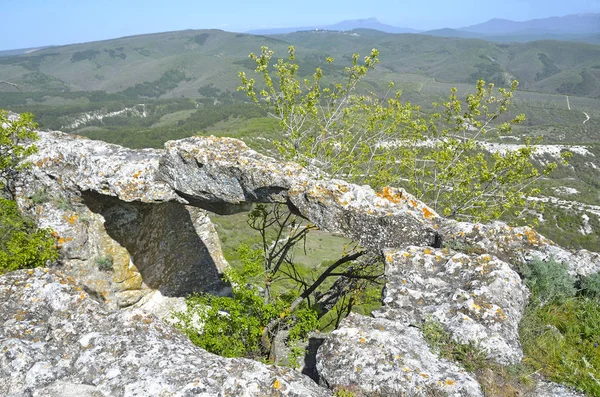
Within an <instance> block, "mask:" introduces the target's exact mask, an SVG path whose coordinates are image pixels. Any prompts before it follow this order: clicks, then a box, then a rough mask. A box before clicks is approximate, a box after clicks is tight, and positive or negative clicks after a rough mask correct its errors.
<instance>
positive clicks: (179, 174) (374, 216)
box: [159, 137, 439, 249]
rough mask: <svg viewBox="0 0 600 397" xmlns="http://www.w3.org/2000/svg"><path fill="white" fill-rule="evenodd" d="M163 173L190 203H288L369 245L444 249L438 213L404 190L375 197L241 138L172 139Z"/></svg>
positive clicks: (222, 207) (221, 207) (217, 207)
mask: <svg viewBox="0 0 600 397" xmlns="http://www.w3.org/2000/svg"><path fill="white" fill-rule="evenodd" d="M159 176H160V178H161V180H162V181H164V182H165V183H167V184H169V185H170V186H172V187H173V189H174V190H175V192H177V194H178V195H180V196H181V197H183V198H185V199H186V200H187V201H188V202H189V203H192V204H195V205H198V206H201V207H203V208H207V209H210V210H214V211H218V212H231V211H235V210H236V208H235V206H238V207H239V206H242V207H240V208H241V209H244V208H247V207H244V206H243V205H244V204H246V203H250V202H281V203H285V202H288V203H289V204H291V206H292V209H293V210H295V211H297V212H298V213H299V214H300V215H302V216H303V217H305V218H306V219H308V220H310V221H311V222H313V223H314V224H316V225H317V226H319V227H320V228H321V229H323V230H326V231H329V232H332V233H338V234H342V235H344V236H346V237H348V238H351V239H354V240H356V241H358V242H360V243H361V244H362V245H364V246H366V247H369V248H375V249H380V248H382V247H397V246H400V245H405V244H415V245H430V246H435V245H436V244H439V241H438V234H437V232H436V231H435V229H434V222H433V220H434V219H436V218H438V216H437V214H435V212H433V211H432V210H431V209H430V208H429V207H427V206H426V205H425V204H423V203H422V202H420V201H419V200H417V199H415V198H414V197H413V196H411V195H410V194H408V193H406V192H405V191H404V190H401V189H391V188H386V189H384V190H383V191H382V192H380V193H376V192H375V191H373V189H371V188H370V187H368V186H357V185H353V184H350V183H347V182H344V181H341V180H330V179H325V178H324V177H323V176H322V175H314V174H309V173H308V172H307V171H306V170H305V169H304V168H302V167H300V166H298V165H297V164H294V163H280V162H277V161H276V160H274V159H272V158H270V157H267V156H264V155H261V154H259V153H257V152H255V151H254V150H251V149H249V148H248V147H247V146H246V145H245V144H244V143H243V142H241V141H238V140H236V139H231V138H215V137H193V138H188V139H182V140H178V141H170V142H167V143H166V144H165V155H164V156H163V157H162V158H161V160H160V167H159ZM232 205H233V206H234V207H232Z"/></svg>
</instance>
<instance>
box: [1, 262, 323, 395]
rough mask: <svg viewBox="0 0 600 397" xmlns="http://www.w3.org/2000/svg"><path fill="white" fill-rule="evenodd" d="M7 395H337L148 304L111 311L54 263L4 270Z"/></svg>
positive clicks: (3, 363)
mask: <svg viewBox="0 0 600 397" xmlns="http://www.w3.org/2000/svg"><path fill="white" fill-rule="evenodd" d="M0 302H2V310H1V311H0V352H2V354H1V355H0V395H2V396H14V397H16V396H32V397H37V396H39V397H64V396H77V397H82V396H84V397H92V396H94V397H96V396H167V395H168V396H223V397H224V396H257V395H268V396H297V397H306V396H331V395H332V394H331V393H330V392H329V391H328V390H326V389H324V388H321V387H319V386H318V385H317V384H315V383H314V382H313V381H312V380H310V379H309V378H308V377H305V376H304V375H301V374H299V373H297V372H295V371H293V370H290V369H285V368H278V367H272V366H267V365H264V364H261V363H258V362H256V361H252V360H247V359H226V358H223V357H219V356H216V355H214V354H211V353H208V352H206V351H204V350H203V349H200V348H198V347H196V346H194V345H193V344H192V343H191V342H190V341H189V339H187V338H186V337H185V336H183V335H181V334H180V333H179V332H177V331H175V330H174V329H172V328H170V327H169V326H165V325H164V324H163V323H162V322H161V321H160V320H158V319H157V318H156V317H154V316H151V315H148V314H146V313H145V312H142V311H117V312H109V311H106V308H105V306H103V305H101V304H99V303H98V302H96V301H94V300H93V299H91V298H90V296H89V295H88V294H87V293H86V292H85V291H83V289H82V288H81V287H80V286H79V285H78V284H77V283H75V282H74V281H73V279H72V278H70V277H65V276H63V275H61V274H60V273H57V272H56V271H53V270H51V271H49V270H48V269H36V270H29V271H27V270H21V271H17V272H13V273H10V274H7V275H4V276H2V277H0Z"/></svg>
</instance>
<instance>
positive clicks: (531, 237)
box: [525, 228, 540, 245]
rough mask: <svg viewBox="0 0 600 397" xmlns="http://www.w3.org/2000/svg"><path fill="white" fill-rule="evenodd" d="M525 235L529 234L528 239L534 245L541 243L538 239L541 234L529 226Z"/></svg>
mask: <svg viewBox="0 0 600 397" xmlns="http://www.w3.org/2000/svg"><path fill="white" fill-rule="evenodd" d="M525 236H527V240H528V241H529V243H531V244H533V245H539V244H540V241H539V239H538V237H539V235H538V234H537V233H536V232H535V231H534V230H533V229H530V228H527V229H526V230H525Z"/></svg>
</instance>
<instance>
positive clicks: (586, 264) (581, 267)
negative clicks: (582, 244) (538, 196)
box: [440, 221, 600, 276]
mask: <svg viewBox="0 0 600 397" xmlns="http://www.w3.org/2000/svg"><path fill="white" fill-rule="evenodd" d="M440 234H441V235H443V240H444V244H445V245H447V246H455V247H456V246H463V247H467V248H468V247H471V248H472V247H475V248H479V249H482V250H484V251H485V252H486V253H489V254H491V255H495V256H497V257H499V258H502V259H504V260H506V261H507V262H509V263H511V264H513V265H516V264H518V263H523V262H526V261H531V260H532V259H534V258H538V259H541V260H548V259H550V258H553V259H554V260H557V261H559V262H562V263H563V264H565V265H567V267H568V269H569V273H570V274H571V275H573V276H576V275H577V276H588V275H590V274H593V273H598V272H599V271H600V253H598V252H590V251H587V250H579V251H577V252H571V251H569V250H566V249H564V248H561V247H559V246H557V245H556V244H555V243H554V242H553V241H552V240H550V239H548V238H546V237H544V236H542V235H541V234H539V233H538V232H536V231H535V230H534V229H532V228H530V227H527V226H521V227H511V226H508V225H507V224H505V223H503V222H493V223H491V224H488V225H483V224H473V223H467V222H454V221H445V225H444V226H443V227H442V228H440Z"/></svg>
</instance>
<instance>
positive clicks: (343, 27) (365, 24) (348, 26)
mask: <svg viewBox="0 0 600 397" xmlns="http://www.w3.org/2000/svg"><path fill="white" fill-rule="evenodd" d="M354 29H374V30H379V31H382V32H386V33H419V30H416V29H410V28H402V27H397V26H392V25H386V24H384V23H381V22H379V21H378V20H377V19H376V18H368V19H354V20H347V21H342V22H338V23H336V24H334V25H312V26H304V27H295V28H293V27H292V28H275V29H256V30H250V31H248V32H247V33H250V34H262V35H269V34H286V33H293V32H302V31H306V30H335V31H340V32H345V31H347V30H354Z"/></svg>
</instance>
